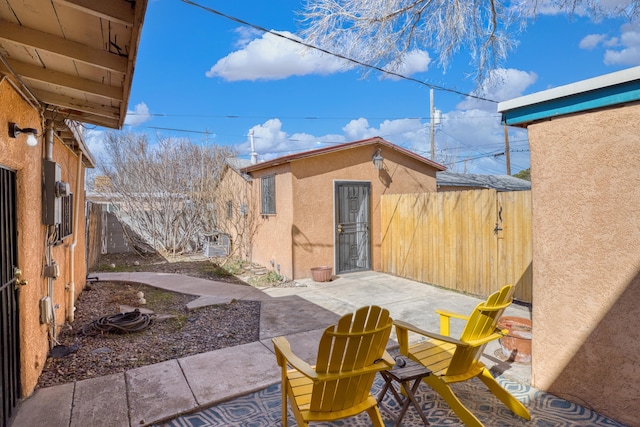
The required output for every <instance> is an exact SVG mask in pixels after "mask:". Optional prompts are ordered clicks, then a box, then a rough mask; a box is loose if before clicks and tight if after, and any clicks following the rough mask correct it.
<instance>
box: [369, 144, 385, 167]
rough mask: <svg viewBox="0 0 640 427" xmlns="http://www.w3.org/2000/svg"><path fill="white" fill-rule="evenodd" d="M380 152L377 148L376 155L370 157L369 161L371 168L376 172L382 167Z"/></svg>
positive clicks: (382, 159)
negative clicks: (371, 164) (371, 163)
mask: <svg viewBox="0 0 640 427" xmlns="http://www.w3.org/2000/svg"><path fill="white" fill-rule="evenodd" d="M381 152H382V148H378V149H377V150H376V153H375V154H374V155H373V156H372V157H371V161H372V162H373V167H375V168H376V170H381V169H382V167H383V163H384V157H382V154H380V153H381Z"/></svg>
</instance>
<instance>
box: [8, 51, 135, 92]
mask: <svg viewBox="0 0 640 427" xmlns="http://www.w3.org/2000/svg"><path fill="white" fill-rule="evenodd" d="M7 62H8V63H9V65H10V66H11V68H12V69H13V70H14V71H15V72H16V73H18V74H20V76H21V77H22V78H23V79H26V80H35V81H38V82H42V83H46V84H50V85H58V86H64V87H67V88H71V89H75V90H78V91H80V92H86V93H90V94H94V95H98V96H102V97H105V98H108V99H113V100H116V101H122V97H123V94H122V88H119V87H116V86H108V85H106V84H102V83H99V82H95V81H93V80H88V79H83V78H81V77H77V76H72V75H70V74H67V73H62V72H60V71H53V70H49V69H46V68H41V67H38V66H35V65H29V64H25V63H24V62H19V61H13V60H8V61H7Z"/></svg>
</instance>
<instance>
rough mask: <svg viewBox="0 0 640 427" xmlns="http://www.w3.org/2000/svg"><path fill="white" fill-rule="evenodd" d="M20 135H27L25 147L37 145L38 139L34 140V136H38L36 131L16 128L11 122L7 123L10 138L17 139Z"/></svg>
mask: <svg viewBox="0 0 640 427" xmlns="http://www.w3.org/2000/svg"><path fill="white" fill-rule="evenodd" d="M21 133H25V134H28V135H29V136H27V145H28V146H29V147H35V146H36V145H38V139H37V138H36V136H38V129H34V128H23V129H21V128H20V127H18V125H17V124H15V123H13V122H9V136H10V137H11V138H17V137H18V135H20V134H21Z"/></svg>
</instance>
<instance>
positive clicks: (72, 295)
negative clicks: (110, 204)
mask: <svg viewBox="0 0 640 427" xmlns="http://www.w3.org/2000/svg"><path fill="white" fill-rule="evenodd" d="M81 174H82V151H79V152H78V170H77V173H76V193H75V197H74V199H73V201H74V205H75V206H74V207H73V242H72V243H71V246H69V264H70V265H69V269H70V280H69V310H68V311H67V321H68V322H73V319H74V318H75V311H76V306H75V303H76V283H75V276H76V270H75V268H76V257H75V251H76V245H77V244H78V223H79V218H80V191H81V190H82V181H83V180H82V179H81V177H82V175H81Z"/></svg>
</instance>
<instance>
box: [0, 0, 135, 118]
mask: <svg viewBox="0 0 640 427" xmlns="http://www.w3.org/2000/svg"><path fill="white" fill-rule="evenodd" d="M146 9H147V0H104V1H95V0H5V1H3V2H1V3H0V73H2V74H4V75H6V76H7V77H8V78H10V79H12V80H13V81H14V84H15V85H16V86H17V87H19V88H20V89H21V91H22V92H23V94H25V95H26V96H28V97H29V98H31V99H32V101H34V103H37V104H38V105H39V106H40V108H41V109H42V112H43V114H44V115H45V117H46V118H48V119H52V120H54V121H55V122H56V128H63V127H64V124H65V122H66V121H74V122H80V123H87V124H91V125H97V126H104V127H107V128H112V129H120V128H121V127H122V125H123V124H124V119H125V117H126V113H127V105H128V101H129V94H130V91H131V84H132V81H133V72H134V68H135V67H134V66H135V61H136V55H137V50H138V44H139V41H140V34H141V31H142V25H143V21H144V15H145V12H146Z"/></svg>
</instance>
